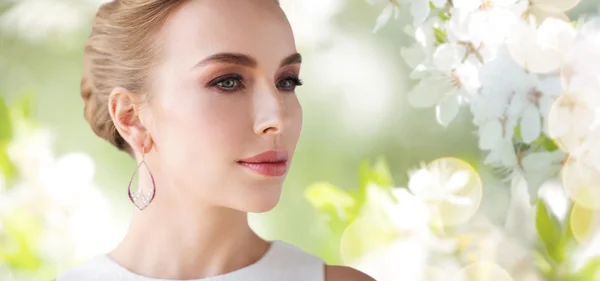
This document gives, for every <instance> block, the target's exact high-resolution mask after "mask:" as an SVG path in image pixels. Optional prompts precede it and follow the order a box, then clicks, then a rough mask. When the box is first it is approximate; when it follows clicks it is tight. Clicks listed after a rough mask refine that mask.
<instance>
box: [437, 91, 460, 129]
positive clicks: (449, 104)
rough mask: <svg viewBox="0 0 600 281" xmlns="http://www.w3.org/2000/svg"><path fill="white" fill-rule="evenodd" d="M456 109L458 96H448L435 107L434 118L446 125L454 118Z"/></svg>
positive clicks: (456, 112) (457, 109) (457, 107)
mask: <svg viewBox="0 0 600 281" xmlns="http://www.w3.org/2000/svg"><path fill="white" fill-rule="evenodd" d="M458 111H459V104H458V98H457V97H455V96H453V97H448V98H446V99H444V100H443V101H442V102H441V103H440V104H438V106H437V107H436V108H435V116H436V120H437V122H438V123H439V124H440V125H442V126H444V127H446V126H448V125H449V124H450V123H451V122H452V120H454V118H455V117H456V115H457V114H458Z"/></svg>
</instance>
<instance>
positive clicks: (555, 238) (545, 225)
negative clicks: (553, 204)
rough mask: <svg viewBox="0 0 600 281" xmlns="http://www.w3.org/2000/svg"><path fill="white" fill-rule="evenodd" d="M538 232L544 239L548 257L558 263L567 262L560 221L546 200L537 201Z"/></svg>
mask: <svg viewBox="0 0 600 281" xmlns="http://www.w3.org/2000/svg"><path fill="white" fill-rule="evenodd" d="M535 224H536V229H537V232H538V234H539V236H540V238H541V239H542V242H543V244H544V247H545V249H546V252H547V253H548V255H549V256H550V257H551V258H552V259H553V260H554V261H556V262H559V263H562V262H563V261H564V260H565V256H564V252H563V251H561V250H562V247H560V245H558V243H561V226H560V222H559V220H558V219H557V218H556V217H555V216H554V215H553V214H552V213H551V212H550V209H549V208H548V207H547V206H546V202H544V200H542V199H539V200H538V201H537V210H536V217H535Z"/></svg>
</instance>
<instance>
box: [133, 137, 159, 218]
mask: <svg viewBox="0 0 600 281" xmlns="http://www.w3.org/2000/svg"><path fill="white" fill-rule="evenodd" d="M144 154H146V147H145V146H144V147H142V162H140V164H139V165H138V166H137V169H135V172H134V173H133V175H132V176H131V179H130V180H129V185H128V186H127V194H128V195H129V200H130V201H131V202H132V203H133V205H135V207H136V208H138V209H139V210H140V211H142V210H144V209H145V208H146V207H148V205H150V202H152V200H153V199H154V194H155V193H156V184H155V183H154V176H152V171H150V167H148V164H146V160H145V158H144ZM142 165H144V166H145V167H146V169H147V170H148V174H149V175H150V179H151V180H152V189H151V190H149V191H148V192H144V191H143V190H142V188H138V190H137V191H136V192H131V183H132V182H133V178H134V177H135V175H136V174H137V173H139V170H140V167H141V166H142Z"/></svg>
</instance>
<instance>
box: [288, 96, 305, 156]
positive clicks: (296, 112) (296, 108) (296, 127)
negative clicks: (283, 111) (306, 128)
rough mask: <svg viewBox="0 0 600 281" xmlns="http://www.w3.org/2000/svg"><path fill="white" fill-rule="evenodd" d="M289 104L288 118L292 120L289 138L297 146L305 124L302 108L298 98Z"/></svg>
mask: <svg viewBox="0 0 600 281" xmlns="http://www.w3.org/2000/svg"><path fill="white" fill-rule="evenodd" d="M287 103H288V105H287V110H288V116H289V118H290V122H289V125H288V126H289V131H290V133H289V137H290V139H291V141H292V142H293V143H294V145H295V144H296V142H298V138H299V137H300V132H301V130H302V124H303V120H302V119H303V112H302V106H301V105H300V103H299V101H298V99H297V98H296V97H294V98H293V99H291V100H290V101H289V102H287Z"/></svg>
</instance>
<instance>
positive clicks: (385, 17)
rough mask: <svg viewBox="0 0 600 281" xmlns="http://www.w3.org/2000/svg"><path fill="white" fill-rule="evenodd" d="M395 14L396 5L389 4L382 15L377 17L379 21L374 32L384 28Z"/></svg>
mask: <svg viewBox="0 0 600 281" xmlns="http://www.w3.org/2000/svg"><path fill="white" fill-rule="evenodd" d="M393 12H394V5H393V4H388V5H387V6H385V8H384V9H383V11H381V14H379V16H378V17H377V21H376V22H375V27H374V28H373V32H377V31H379V30H380V29H381V28H382V27H384V26H385V25H386V24H387V23H388V22H389V21H390V19H392V13H393Z"/></svg>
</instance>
